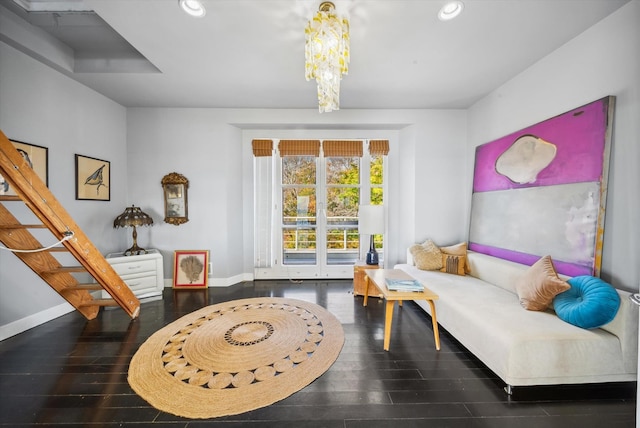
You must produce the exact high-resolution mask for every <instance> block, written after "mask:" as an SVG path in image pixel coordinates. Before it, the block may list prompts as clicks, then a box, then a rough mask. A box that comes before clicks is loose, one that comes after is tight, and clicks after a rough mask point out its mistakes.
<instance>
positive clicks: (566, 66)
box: [467, 0, 640, 291]
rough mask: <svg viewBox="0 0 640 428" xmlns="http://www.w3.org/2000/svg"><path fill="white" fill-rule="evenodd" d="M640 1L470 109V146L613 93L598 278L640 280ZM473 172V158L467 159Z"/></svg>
mask: <svg viewBox="0 0 640 428" xmlns="http://www.w3.org/2000/svg"><path fill="white" fill-rule="evenodd" d="M639 23H640V0H634V1H632V2H630V3H629V4H627V5H626V6H623V7H622V8H620V9H619V10H618V11H617V12H615V13H614V14H612V15H611V16H609V17H608V18H606V19H604V20H603V21H601V22H599V23H598V24H596V25H594V26H593V27H592V28H590V29H589V30H587V31H585V32H584V33H583V34H581V35H580V36H578V37H576V38H575V39H573V40H572V41H570V42H569V43H567V44H566V45H564V46H562V47H561V48H559V49H558V50H556V51H555V52H553V53H552V54H550V55H548V56H547V57H545V58H543V59H541V60H540V61H538V62H537V63H536V64H534V65H533V66H531V67H529V68H528V69H527V70H526V71H524V72H523V73H521V74H520V75H518V76H516V77H515V78H513V79H512V80H511V81H509V82H508V83H506V84H505V85H503V86H502V87H500V88H498V89H497V90H495V91H493V92H492V93H491V94H489V95H488V96H486V97H485V98H484V99H482V100H481V101H479V102H478V103H476V104H475V105H474V106H473V107H472V108H470V109H469V115H468V139H469V142H468V145H469V148H468V151H469V152H473V150H474V149H475V147H476V146H478V145H480V144H484V143H486V142H489V141H492V140H494V139H496V138H498V137H501V136H504V135H506V134H509V133H511V132H514V131H517V130H518V129H522V128H524V127H525V126H528V125H532V124H535V123H538V122H540V121H542V120H545V119H548V118H550V117H553V116H556V115H558V114H561V113H564V112H566V111H568V110H571V109H573V108H575V107H579V106H581V105H584V104H587V103H589V102H591V101H595V100H598V99H600V98H602V97H605V96H607V95H615V96H616V98H617V100H616V107H615V118H614V132H613V144H612V156H611V163H610V171H609V186H608V196H607V207H606V218H605V229H604V230H605V232H604V233H605V235H604V248H603V260H602V273H601V277H602V278H603V279H604V280H606V281H608V282H610V283H611V284H613V285H614V286H616V287H619V288H623V289H627V290H631V291H636V290H638V284H639V283H640V263H639V261H640V226H639V222H638V218H639V214H640V195H639V194H638V186H639V185H640V168H639V165H640V119H639V118H640V25H639ZM467 161H468V163H467V168H468V170H469V171H472V170H473V155H470V156H469V157H468V158H467Z"/></svg>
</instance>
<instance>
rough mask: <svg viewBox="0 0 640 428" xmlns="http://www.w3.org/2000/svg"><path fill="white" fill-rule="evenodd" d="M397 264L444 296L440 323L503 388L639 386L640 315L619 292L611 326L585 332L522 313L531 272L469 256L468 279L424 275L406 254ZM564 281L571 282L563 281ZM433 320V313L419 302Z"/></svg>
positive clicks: (544, 315) (548, 316)
mask: <svg viewBox="0 0 640 428" xmlns="http://www.w3.org/2000/svg"><path fill="white" fill-rule="evenodd" d="M407 256H408V261H407V263H406V264H399V265H396V266H395V268H396V269H401V270H403V271H405V272H407V273H408V274H409V275H411V276H413V277H414V278H416V279H418V280H420V281H421V282H422V283H423V284H424V285H426V286H427V287H428V288H429V289H431V290H432V291H434V292H436V293H437V294H438V295H439V297H440V298H439V300H437V301H436V311H437V314H436V315H437V320H438V323H439V324H440V325H441V326H442V327H443V328H445V329H446V330H447V331H448V332H449V333H450V334H451V335H452V336H454V337H455V338H456V339H457V340H458V341H459V342H460V343H462V345H464V346H465V347H466V348H467V349H468V350H469V351H471V352H472V353H473V354H474V355H475V356H476V357H478V358H479V359H480V360H481V361H482V362H483V363H484V364H485V365H486V366H487V367H489V368H490V369H491V370H492V371H493V372H494V373H495V374H497V375H498V376H499V377H500V378H501V379H502V380H503V381H504V382H505V384H506V387H505V390H506V391H507V393H509V394H511V393H512V387H514V386H532V385H555V384H575V383H600V382H619V381H635V380H636V378H637V375H636V372H637V355H638V310H637V306H636V305H634V304H632V303H631V302H630V300H629V295H630V293H628V292H625V291H622V290H618V293H619V294H620V309H619V310H618V313H617V315H616V317H615V319H614V320H613V321H611V322H610V323H608V324H606V325H604V326H602V327H600V328H596V329H593V330H586V329H582V328H580V327H576V326H574V325H571V324H568V323H566V322H564V321H562V320H561V319H560V318H558V317H557V315H556V314H555V313H554V312H553V310H552V309H549V310H547V311H546V312H538V311H528V310H525V309H524V308H523V307H522V306H521V305H520V302H519V300H518V296H517V294H516V291H515V287H514V284H515V282H516V279H517V278H518V277H519V276H520V275H522V274H523V273H524V271H526V270H527V269H528V266H526V265H522V264H518V263H514V262H510V261H507V260H503V259H499V258H496V257H492V256H488V255H485V254H481V253H475V252H471V251H469V252H468V254H467V260H468V263H469V267H470V273H469V274H468V275H466V276H459V275H453V274H448V273H442V272H439V271H425V270H420V269H418V268H417V267H416V266H414V265H413V261H412V258H411V254H410V253H409V252H407ZM565 279H566V278H565ZM416 303H417V304H419V305H420V306H421V307H422V308H423V309H424V310H425V311H427V312H428V313H430V309H429V306H428V305H426V304H424V305H423V304H422V303H421V302H420V301H416Z"/></svg>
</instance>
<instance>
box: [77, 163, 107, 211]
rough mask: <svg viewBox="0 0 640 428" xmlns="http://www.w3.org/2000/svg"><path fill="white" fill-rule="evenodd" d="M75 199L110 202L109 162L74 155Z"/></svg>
mask: <svg viewBox="0 0 640 428" xmlns="http://www.w3.org/2000/svg"><path fill="white" fill-rule="evenodd" d="M76 199H86V200H93V201H109V200H111V162H109V161H105V160H101V159H96V158H91V157H88V156H82V155H76Z"/></svg>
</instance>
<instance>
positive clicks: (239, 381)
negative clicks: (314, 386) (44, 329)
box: [128, 297, 344, 418]
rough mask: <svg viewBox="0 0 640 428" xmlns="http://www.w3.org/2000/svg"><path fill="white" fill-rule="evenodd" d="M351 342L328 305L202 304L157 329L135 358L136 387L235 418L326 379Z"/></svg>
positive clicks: (167, 407)
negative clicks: (330, 369)
mask: <svg viewBox="0 0 640 428" xmlns="http://www.w3.org/2000/svg"><path fill="white" fill-rule="evenodd" d="M343 344H344V331H343V330H342V325H341V324H340V322H339V321H338V320H337V319H336V318H335V317H334V316H333V315H332V314H331V313H330V312H329V311H327V310H326V309H324V308H322V307H321V306H318V305H315V304H313V303H309V302H304V301H300V300H294V299H285V298H270V297H260V298H253V299H242V300H234V301H230V302H226V303H219V304H216V305H212V306H208V307H206V308H202V309H200V310H197V311H195V312H193V313H190V314H188V315H185V316H183V317H182V318H180V319H178V320H176V321H174V322H172V323H171V324H169V325H167V326H165V327H163V328H162V329H160V330H158V331H157V332H155V333H154V334H153V335H152V336H151V337H149V339H147V341H146V342H144V343H143V344H142V345H141V346H140V348H139V349H138V351H137V352H136V353H135V355H134V356H133V358H132V359H131V364H130V365H129V377H128V379H129V384H130V385H131V387H132V388H133V390H134V391H135V392H136V393H137V394H138V395H140V396H141V397H142V398H144V399H145V400H146V401H147V402H148V403H149V404H151V405H152V406H153V407H155V408H157V409H159V410H162V411H164V412H167V413H171V414H174V415H177V416H183V417H187V418H213V417H219V416H225V415H235V414H238V413H243V412H246V411H249V410H253V409H257V408H260V407H264V406H268V405H269V404H273V403H275V402H277V401H279V400H282V399H284V398H286V397H288V396H289V395H291V394H293V393H294V392H296V391H298V390H300V389H302V388H304V387H305V386H307V385H309V384H310V383H311V382H313V381H314V380H315V379H316V378H318V377H319V376H321V375H322V374H323V373H324V372H325V371H326V370H327V369H329V367H331V365H332V364H333V363H334V362H335V360H336V359H337V358H338V355H339V354H340V351H341V350H342V346H343Z"/></svg>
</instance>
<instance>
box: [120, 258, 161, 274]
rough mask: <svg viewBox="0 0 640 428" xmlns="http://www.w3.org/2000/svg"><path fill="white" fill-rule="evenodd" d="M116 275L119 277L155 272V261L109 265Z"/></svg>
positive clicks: (135, 261)
mask: <svg viewBox="0 0 640 428" xmlns="http://www.w3.org/2000/svg"><path fill="white" fill-rule="evenodd" d="M111 266H112V267H113V269H114V270H115V271H116V273H117V274H118V275H120V276H125V275H131V274H135V273H143V272H154V273H155V271H156V261H155V260H134V261H131V262H127V263H114V264H112V265H111Z"/></svg>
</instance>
